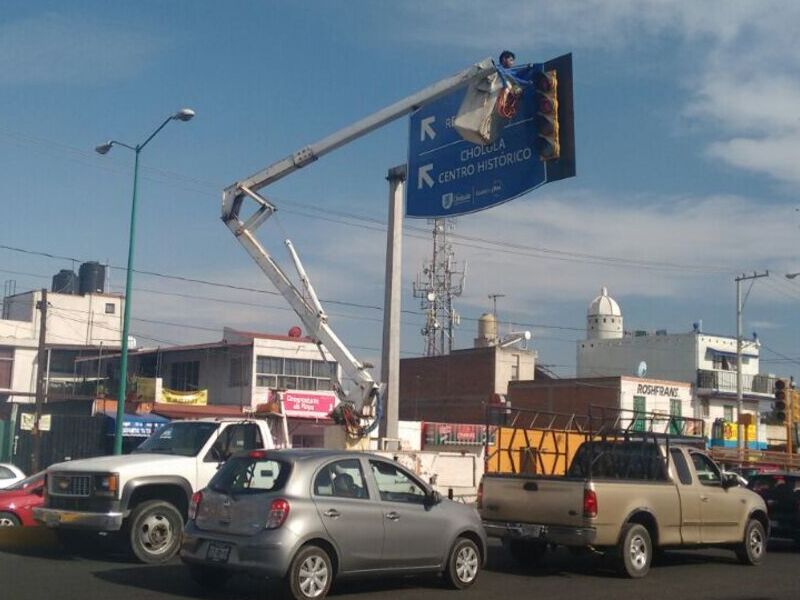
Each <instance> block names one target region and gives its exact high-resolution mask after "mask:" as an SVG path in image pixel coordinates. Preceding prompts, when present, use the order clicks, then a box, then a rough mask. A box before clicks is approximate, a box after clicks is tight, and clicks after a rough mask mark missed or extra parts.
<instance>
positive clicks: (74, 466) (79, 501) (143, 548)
mask: <svg viewBox="0 0 800 600" xmlns="http://www.w3.org/2000/svg"><path fill="white" fill-rule="evenodd" d="M285 433H286V427H285V418H283V417H282V415H275V416H272V417H268V418H266V419H251V418H243V419H236V418H225V419H196V420H186V421H173V422H171V423H168V424H166V425H164V426H163V427H161V428H160V429H158V430H157V431H156V432H154V433H153V435H151V436H150V437H149V438H147V440H145V441H144V442H143V443H142V444H141V445H140V446H139V447H138V448H136V450H134V451H133V452H132V453H131V454H126V455H121V456H102V457H98V458H88V459H84V460H76V461H70V462H63V463H58V464H55V465H52V466H51V467H50V468H48V469H47V483H46V486H45V501H44V505H43V506H42V507H41V508H37V509H34V516H35V517H36V519H37V520H39V521H40V522H42V523H43V524H44V525H46V526H47V527H50V528H53V529H55V530H56V532H57V534H58V535H59V538H61V540H62V541H63V542H64V543H66V544H68V545H69V544H73V543H76V542H80V541H81V540H82V539H83V540H85V539H86V538H87V536H89V535H91V533H92V532H95V533H100V532H120V533H121V538H122V541H123V542H124V543H125V544H126V545H127V546H129V548H130V549H131V550H132V551H133V553H134V555H135V556H136V557H137V558H138V559H139V560H141V561H142V562H145V563H162V562H166V561H168V560H169V559H171V558H172V557H173V556H174V555H175V553H176V552H177V551H178V548H179V546H180V538H181V531H182V529H183V524H184V522H185V521H186V515H187V511H188V508H189V502H190V501H191V497H192V494H193V493H194V492H196V491H197V490H199V489H201V488H203V487H205V486H206V484H207V483H208V481H209V480H210V479H211V477H212V476H213V475H214V473H216V471H217V469H218V468H219V467H220V465H222V463H224V462H225V461H226V460H227V459H228V457H230V456H231V455H232V454H234V453H236V452H239V451H242V450H255V449H261V448H266V449H271V448H279V447H285V446H287V445H288V443H287V442H286V441H285V440H286V437H285ZM276 440H277V441H276Z"/></svg>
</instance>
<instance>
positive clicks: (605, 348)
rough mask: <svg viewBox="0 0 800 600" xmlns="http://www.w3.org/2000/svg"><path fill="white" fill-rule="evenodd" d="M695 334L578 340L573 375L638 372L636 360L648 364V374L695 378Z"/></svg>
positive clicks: (682, 378) (687, 380)
mask: <svg viewBox="0 0 800 600" xmlns="http://www.w3.org/2000/svg"><path fill="white" fill-rule="evenodd" d="M695 337H696V335H695V334H694V333H691V332H690V333H685V334H672V335H643V336H636V335H633V336H626V337H623V338H619V339H613V340H599V339H590V340H581V341H580V342H578V354H577V368H576V376H577V377H578V378H581V377H604V376H610V375H630V376H634V377H635V376H637V375H638V373H637V370H638V368H639V364H640V363H641V362H642V361H644V362H645V363H646V364H647V374H646V376H647V377H652V378H655V379H665V380H669V381H686V382H692V381H695V380H696V379H697V368H698V367H697V357H696V341H695Z"/></svg>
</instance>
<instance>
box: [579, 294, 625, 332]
mask: <svg viewBox="0 0 800 600" xmlns="http://www.w3.org/2000/svg"><path fill="white" fill-rule="evenodd" d="M623 335H624V333H623V329H622V311H621V310H620V308H619V304H617V301H616V300H614V299H613V298H612V297H611V296H609V295H608V288H606V287H605V286H603V288H602V289H601V290H600V295H599V296H598V297H597V298H595V299H594V300H592V303H591V304H589V308H588V309H587V311H586V338H587V339H590V340H613V339H620V338H621V337H622V336H623Z"/></svg>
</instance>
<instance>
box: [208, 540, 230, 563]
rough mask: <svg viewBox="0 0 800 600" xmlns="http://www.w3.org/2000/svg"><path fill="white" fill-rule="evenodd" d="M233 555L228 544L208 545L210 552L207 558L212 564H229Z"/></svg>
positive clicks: (212, 543)
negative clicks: (229, 559) (229, 558)
mask: <svg viewBox="0 0 800 600" xmlns="http://www.w3.org/2000/svg"><path fill="white" fill-rule="evenodd" d="M230 554H231V547H230V546H229V545H228V544H217V543H214V542H211V543H210V544H209V545H208V552H207V553H206V558H207V559H208V560H210V561H211V562H228V557H229V556H230Z"/></svg>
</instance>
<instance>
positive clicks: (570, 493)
mask: <svg viewBox="0 0 800 600" xmlns="http://www.w3.org/2000/svg"><path fill="white" fill-rule="evenodd" d="M585 485H586V482H585V481H584V480H582V479H567V478H564V477H558V478H544V477H520V476H518V475H517V476H513V477H503V476H491V475H486V476H484V478H483V501H482V508H481V510H480V513H481V518H482V519H484V520H487V521H504V522H515V523H537V524H541V525H561V526H570V527H581V526H582V525H583V491H584V488H585Z"/></svg>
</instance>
